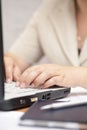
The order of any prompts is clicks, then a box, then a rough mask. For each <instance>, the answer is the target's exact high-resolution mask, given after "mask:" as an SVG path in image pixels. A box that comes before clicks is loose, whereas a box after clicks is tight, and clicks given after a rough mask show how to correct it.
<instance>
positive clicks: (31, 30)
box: [9, 11, 43, 64]
mask: <svg viewBox="0 0 87 130" xmlns="http://www.w3.org/2000/svg"><path fill="white" fill-rule="evenodd" d="M38 13H39V12H38V11H37V12H36V13H35V14H34V16H33V18H32V19H31V21H30V22H29V24H28V25H27V27H26V29H25V30H24V32H23V33H22V34H21V35H20V37H19V38H18V39H17V40H16V42H15V43H14V44H13V46H12V47H11V48H10V50H9V52H10V53H12V54H13V55H15V56H16V57H18V58H20V59H22V60H23V61H24V62H26V63H29V64H33V63H34V62H36V61H38V60H39V59H40V58H41V56H42V55H43V51H42V49H41V45H40V40H39V35H38V25H37V19H38Z"/></svg>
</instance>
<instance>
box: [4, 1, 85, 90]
mask: <svg viewBox="0 0 87 130" xmlns="http://www.w3.org/2000/svg"><path fill="white" fill-rule="evenodd" d="M86 12H87V0H71V1H70V0H45V1H44V2H43V4H42V6H41V7H40V8H39V9H38V11H37V12H36V13H35V15H34V17H33V19H32V20H31V22H30V23H29V25H28V27H27V28H26V30H25V31H24V33H23V34H22V35H21V37H20V38H19V39H18V40H17V42H16V43H15V44H14V45H13V46H12V48H11V49H10V50H9V52H8V53H7V54H6V55H5V68H6V81H7V82H11V81H12V80H15V81H16V82H17V83H18V85H20V87H27V86H28V85H30V84H31V86H32V87H34V88H36V87H41V88H47V87H50V86H51V85H54V84H56V85H60V86H62V85H63V86H66V87H75V86H78V85H79V86H82V87H85V88H87V67H86V66H87V52H86V48H87V39H86V36H87V13H86ZM43 54H45V55H46V56H47V57H48V59H49V60H50V64H42V65H36V66H33V67H30V66H31V65H32V64H33V63H35V62H36V61H38V60H39V59H40V58H41V56H42V55H43Z"/></svg>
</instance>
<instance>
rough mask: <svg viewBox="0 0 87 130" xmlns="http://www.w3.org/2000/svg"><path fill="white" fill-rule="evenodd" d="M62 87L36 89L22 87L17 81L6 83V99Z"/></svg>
mask: <svg viewBox="0 0 87 130" xmlns="http://www.w3.org/2000/svg"><path fill="white" fill-rule="evenodd" d="M58 89H60V88H48V89H40V88H39V89H35V88H31V86H29V87H28V88H21V87H18V86H17V85H16V83H15V82H12V83H5V99H11V98H16V97H22V96H30V95H35V94H36V93H42V92H46V91H54V90H58Z"/></svg>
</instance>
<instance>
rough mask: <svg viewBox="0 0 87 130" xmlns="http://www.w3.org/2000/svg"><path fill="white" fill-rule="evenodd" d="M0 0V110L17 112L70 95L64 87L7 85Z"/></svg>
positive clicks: (68, 90)
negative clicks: (45, 87)
mask: <svg viewBox="0 0 87 130" xmlns="http://www.w3.org/2000/svg"><path fill="white" fill-rule="evenodd" d="M1 7H2V6H1V0H0V110H4V111H7V110H15V109H20V108H24V107H28V106H31V105H32V104H33V103H34V102H36V101H38V100H48V99H56V98H63V97H66V96H67V95H68V94H69V93H70V88H64V87H63V86H61V87H59V86H56V85H54V86H52V87H50V88H48V89H32V88H31V87H30V86H29V87H28V88H20V87H17V86H16V83H15V82H13V83H11V84H8V83H5V82H4V81H5V68H4V60H3V33H2V31H3V28H2V9H1Z"/></svg>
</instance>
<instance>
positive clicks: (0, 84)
mask: <svg viewBox="0 0 87 130" xmlns="http://www.w3.org/2000/svg"><path fill="white" fill-rule="evenodd" d="M2 34H3V33H2V9H1V0H0V101H2V100H3V99H4V74H5V73H4V60H3V35H2Z"/></svg>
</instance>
